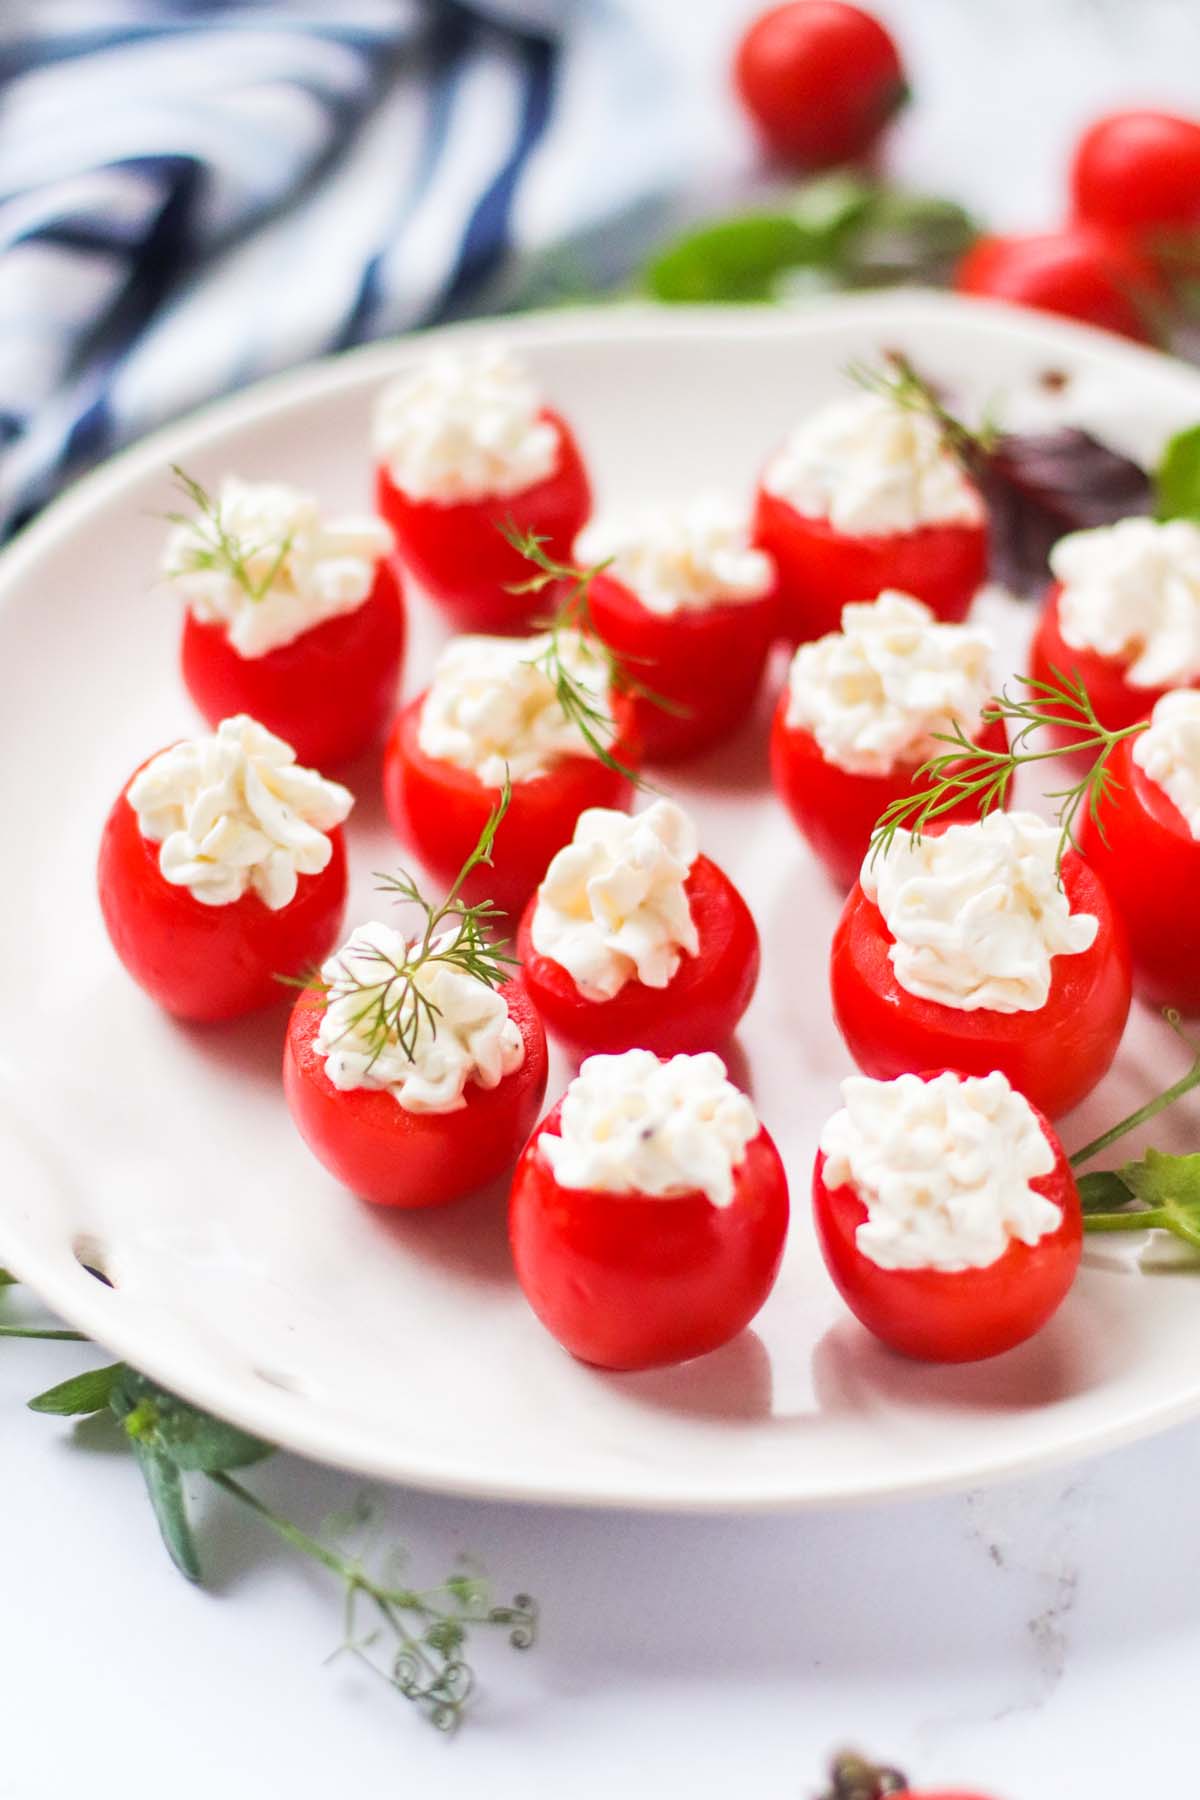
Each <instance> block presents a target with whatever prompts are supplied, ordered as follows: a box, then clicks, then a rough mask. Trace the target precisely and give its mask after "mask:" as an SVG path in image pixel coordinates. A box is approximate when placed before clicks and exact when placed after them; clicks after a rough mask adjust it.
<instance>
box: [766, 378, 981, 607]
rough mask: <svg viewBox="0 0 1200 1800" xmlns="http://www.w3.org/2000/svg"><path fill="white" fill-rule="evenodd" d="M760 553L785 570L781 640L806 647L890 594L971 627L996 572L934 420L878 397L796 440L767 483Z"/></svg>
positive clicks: (830, 413) (975, 509)
mask: <svg viewBox="0 0 1200 1800" xmlns="http://www.w3.org/2000/svg"><path fill="white" fill-rule="evenodd" d="M754 541H755V543H756V544H758V545H759V547H760V548H761V549H763V550H766V551H768V552H769V554H770V555H771V557H772V558H773V559H774V562H775V569H776V576H777V580H778V587H779V598H780V623H781V628H782V629H783V630H784V631H785V632H786V633H787V634H788V635H789V636H790V637H792V638H794V639H797V640H800V641H803V640H805V639H807V638H814V637H821V636H823V635H824V634H825V633H826V632H829V631H836V630H837V629H838V626H839V624H840V623H841V617H842V609H843V607H844V606H846V605H847V604H848V603H849V602H850V601H852V600H873V599H874V598H875V596H876V595H877V594H881V593H882V592H883V591H884V589H885V588H898V589H899V590H900V592H901V593H905V594H912V595H914V596H915V597H916V599H918V600H923V601H924V602H925V604H926V605H927V606H929V607H931V608H932V610H933V611H934V612H935V613H936V614H937V616H938V617H939V618H940V619H961V618H963V617H965V615H966V612H967V608H968V607H969V606H970V604H971V601H972V599H973V598H974V596H975V592H976V590H977V589H978V587H979V586H980V584H981V582H982V581H983V579H984V575H985V573H986V569H987V523H986V515H985V511H984V504H983V500H982V498H981V497H980V494H979V491H978V489H977V488H976V487H975V485H974V484H973V483H972V482H971V481H970V480H969V479H968V477H967V475H966V474H965V473H964V471H963V469H962V468H961V467H960V465H959V463H958V460H957V459H956V457H955V456H954V454H953V453H952V451H951V450H949V449H948V448H947V446H946V444H945V442H944V440H943V437H942V434H941V432H940V431H939V429H938V427H937V425H936V424H935V422H934V421H933V420H932V419H931V418H929V417H928V416H927V415H926V414H924V413H921V412H915V411H905V410H903V409H902V408H901V407H899V406H897V405H896V404H895V402H894V401H892V400H890V399H888V398H887V397H886V396H884V395H878V394H858V395H856V396H854V397H853V398H852V399H849V400H842V401H838V402H836V403H835V404H834V405H832V406H827V407H825V408H823V409H822V410H821V411H820V412H818V413H815V414H814V415H813V416H812V417H811V418H810V419H806V420H805V421H803V423H801V424H800V425H799V426H798V427H797V428H796V430H795V431H794V432H793V433H792V435H791V436H790V437H789V438H788V440H787V442H786V443H785V444H784V446H783V448H782V449H781V450H780V451H779V452H778V454H777V455H776V456H775V458H774V459H773V461H772V462H770V463H769V464H768V466H767V469H766V472H765V474H764V475H763V478H762V483H761V485H760V487H759V491H758V503H757V510H756V513H755V522H754Z"/></svg>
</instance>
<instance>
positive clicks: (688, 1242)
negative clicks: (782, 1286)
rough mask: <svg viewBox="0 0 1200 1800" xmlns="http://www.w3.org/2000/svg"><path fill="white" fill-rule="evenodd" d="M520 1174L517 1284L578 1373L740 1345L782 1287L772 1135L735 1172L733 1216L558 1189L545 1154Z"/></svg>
mask: <svg viewBox="0 0 1200 1800" xmlns="http://www.w3.org/2000/svg"><path fill="white" fill-rule="evenodd" d="M559 1112H560V1108H559V1107H557V1106H556V1107H555V1108H554V1110H553V1112H551V1113H550V1114H549V1116H548V1117H547V1118H546V1119H545V1120H544V1121H543V1122H542V1124H541V1125H540V1126H539V1127H538V1129H537V1131H536V1132H535V1133H534V1135H533V1136H532V1137H531V1138H530V1140H529V1142H528V1144H527V1145H526V1146H525V1149H524V1151H523V1152H522V1155H521V1160H520V1162H519V1163H518V1164H517V1172H516V1174H515V1175H514V1177H513V1189H512V1200H511V1203H510V1206H509V1216H508V1224H509V1239H510V1242H511V1244H512V1252H513V1261H514V1263H515V1264H516V1270H517V1280H518V1281H519V1282H520V1284H521V1286H522V1288H523V1289H524V1292H525V1298H526V1299H527V1300H528V1302H529V1304H530V1306H532V1308H533V1310H534V1312H535V1313H536V1314H537V1316H538V1318H539V1319H540V1320H541V1321H542V1324H543V1325H544V1326H545V1327H546V1329H547V1331H549V1332H550V1333H551V1334H552V1335H553V1336H554V1337H556V1338H557V1339H558V1341H559V1343H560V1344H562V1345H563V1347H564V1348H565V1349H567V1350H569V1351H570V1352H571V1354H572V1356H577V1357H578V1358H579V1359H580V1361H581V1362H587V1363H595V1364H596V1365H597V1366H598V1367H600V1368H603V1369H650V1368H658V1367H661V1366H662V1365H663V1364H666V1363H677V1362H685V1361H687V1360H688V1358H690V1357H693V1356H703V1355H704V1354H705V1353H706V1352H707V1351H709V1350H716V1349H719V1348H720V1346H721V1345H722V1344H726V1343H728V1342H729V1340H730V1339H731V1338H734V1337H736V1336H737V1334H738V1332H739V1331H741V1330H742V1329H743V1327H745V1326H746V1325H748V1324H749V1323H750V1321H751V1319H752V1318H753V1317H754V1315H755V1314H756V1313H757V1312H758V1311H759V1309H760V1308H761V1307H762V1305H763V1302H764V1301H765V1300H766V1298H767V1295H768V1294H769V1293H770V1291H771V1289H772V1288H773V1287H774V1285H775V1277H776V1275H777V1274H778V1273H779V1264H780V1261H781V1260H782V1257H783V1245H784V1239H785V1238H786V1236H787V1225H788V1191H787V1177H786V1175H785V1174H784V1172H783V1163H782V1162H781V1161H780V1157H779V1152H778V1151H777V1150H776V1148H775V1146H774V1144H773V1143H772V1142H771V1139H770V1137H769V1136H768V1135H767V1133H766V1132H765V1131H760V1132H759V1134H758V1136H757V1137H756V1138H754V1139H753V1140H752V1142H751V1143H750V1144H749V1145H748V1146H747V1149H746V1155H745V1158H744V1159H743V1161H742V1163H741V1165H740V1167H739V1168H738V1169H737V1170H736V1171H735V1177H734V1180H735V1192H734V1197H733V1200H732V1202H731V1204H730V1205H729V1206H714V1205H713V1204H712V1202H711V1201H710V1200H709V1199H708V1197H707V1195H705V1194H702V1193H694V1194H680V1195H671V1196H658V1195H649V1194H603V1193H588V1192H585V1191H584V1190H582V1189H579V1188H565V1187H560V1186H559V1184H558V1182H557V1181H556V1180H555V1178H554V1176H553V1175H552V1173H551V1171H550V1165H549V1163H548V1162H547V1161H546V1159H545V1157H544V1156H543V1155H542V1152H541V1150H540V1149H539V1147H538V1139H539V1138H540V1137H541V1135H542V1133H543V1132H549V1133H550V1134H551V1135H552V1136H553V1135H556V1134H557V1132H558V1125H559Z"/></svg>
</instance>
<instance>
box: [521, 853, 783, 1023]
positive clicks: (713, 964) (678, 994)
mask: <svg viewBox="0 0 1200 1800" xmlns="http://www.w3.org/2000/svg"><path fill="white" fill-rule="evenodd" d="M684 889H685V891H686V893H687V897H688V904H689V906H690V908H691V913H692V919H693V921H694V923H695V926H696V930H697V933H698V934H699V938H700V948H699V950H698V951H697V953H696V954H695V956H685V957H683V959H682V961H681V962H680V964H679V967H678V969H677V970H676V971H675V974H674V976H673V977H672V978H671V980H670V981H669V982H668V984H667V986H666V987H665V988H652V987H646V986H645V984H644V983H643V982H640V981H638V980H637V979H636V978H634V979H633V980H632V981H627V982H626V983H625V986H624V987H623V988H622V989H621V990H620V992H619V993H617V994H614V995H613V997H612V999H611V1000H589V999H587V998H586V997H585V996H584V995H583V994H581V993H580V991H579V989H578V987H577V986H576V985H575V981H574V978H573V977H572V976H571V975H569V974H568V973H567V971H566V969H564V968H563V967H562V965H561V964H560V963H556V962H554V961H553V960H552V959H551V958H550V957H548V956H541V955H539V953H538V952H537V951H536V950H535V949H534V947H533V938H532V929H533V913H534V908H535V907H536V905H537V896H536V894H535V895H534V896H533V898H532V899H531V900H530V902H529V905H528V906H527V907H526V909H525V913H524V916H523V918H522V920H521V926H520V930H519V931H518V933H517V955H518V956H519V957H520V959H521V965H522V968H523V970H524V974H525V982H526V985H527V987H528V989H529V992H530V994H531V996H532V998H533V1003H534V1005H535V1006H536V1007H537V1009H538V1011H539V1012H540V1013H541V1015H542V1018H543V1019H544V1020H545V1021H546V1024H547V1025H548V1026H549V1028H550V1030H551V1031H552V1032H553V1033H554V1035H555V1036H556V1037H558V1038H561V1039H562V1041H563V1042H564V1043H565V1044H567V1045H569V1047H570V1048H571V1050H572V1051H574V1052H575V1054H576V1055H577V1056H589V1055H591V1054H592V1053H593V1052H594V1051H602V1052H606V1053H609V1054H614V1055H616V1054H619V1053H620V1052H621V1051H622V1050H653V1051H654V1053H655V1055H656V1056H676V1055H679V1054H680V1053H683V1054H686V1055H694V1054H695V1053H696V1052H698V1051H701V1050H719V1049H720V1048H721V1046H722V1044H725V1043H727V1042H728V1041H729V1039H730V1038H731V1037H732V1036H733V1034H734V1032H735V1031H736V1030H737V1027H738V1024H739V1022H740V1020H741V1017H742V1014H743V1013H744V1012H745V1010H746V1008H747V1007H748V1006H749V1004H750V1000H751V997H752V995H753V993H754V989H755V985H756V984H757V981H758V969H759V960H760V956H759V943H758V928H757V927H756V925H755V923H754V920H753V918H752V916H751V913H750V908H749V907H748V906H747V905H746V902H745V901H744V900H743V899H742V896H741V895H740V894H739V893H738V890H737V889H736V888H735V887H734V885H733V883H732V881H730V879H729V877H728V875H725V874H723V873H722V871H721V870H720V869H718V867H717V865H716V864H715V863H712V862H710V861H709V860H708V858H707V856H698V857H697V858H696V861H695V862H694V863H693V864H692V867H691V869H690V871H689V872H688V877H687V880H686V881H685V883H684Z"/></svg>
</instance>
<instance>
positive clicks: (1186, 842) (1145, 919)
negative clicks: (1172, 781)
mask: <svg viewBox="0 0 1200 1800" xmlns="http://www.w3.org/2000/svg"><path fill="white" fill-rule="evenodd" d="M1136 742H1137V739H1136V738H1125V739H1123V740H1122V742H1121V743H1119V744H1118V745H1117V747H1116V749H1115V750H1114V751H1113V753H1112V755H1111V757H1110V758H1109V764H1108V766H1109V769H1110V771H1111V774H1112V786H1111V788H1110V789H1109V792H1108V795H1107V797H1106V798H1105V800H1104V802H1103V804H1102V807H1101V811H1100V822H1099V824H1097V822H1096V820H1095V819H1093V818H1092V816H1091V814H1090V813H1088V814H1087V815H1086V816H1085V818H1084V821H1083V825H1082V827H1081V830H1080V844H1081V847H1082V849H1083V852H1084V855H1085V856H1086V857H1087V860H1088V861H1089V863H1091V865H1092V867H1093V868H1094V869H1095V870H1096V873H1097V874H1098V875H1099V876H1100V878H1101V880H1102V881H1103V882H1104V884H1105V886H1106V887H1107V889H1108V891H1109V895H1110V897H1111V899H1112V902H1113V905H1114V906H1115V907H1116V908H1117V910H1118V911H1119V912H1120V914H1121V916H1122V918H1123V919H1124V921H1125V926H1126V929H1127V931H1128V933H1129V944H1130V949H1131V951H1132V954H1133V983H1134V987H1135V988H1136V989H1137V991H1138V993H1139V994H1142V995H1143V996H1144V997H1145V998H1146V999H1147V1000H1151V1001H1153V1002H1154V1004H1155V1005H1157V1006H1168V1005H1169V1006H1176V1007H1178V1008H1179V1009H1180V1010H1181V1011H1182V1012H1189V1013H1196V1012H1200V935H1198V934H1197V931H1196V925H1195V905H1194V896H1195V894H1196V892H1197V882H1198V881H1200V843H1198V842H1197V840H1196V839H1195V838H1194V837H1193V836H1192V834H1191V832H1190V831H1189V830H1188V825H1187V821H1186V819H1185V818H1184V816H1183V814H1182V813H1181V812H1180V810H1179V808H1178V807H1177V806H1176V805H1175V802H1174V801H1173V800H1171V799H1170V798H1169V797H1168V795H1167V794H1165V793H1164V792H1163V790H1162V788H1160V787H1159V785H1158V783H1157V782H1156V781H1151V779H1150V777H1149V776H1148V775H1147V774H1146V771H1145V770H1144V769H1143V768H1141V767H1140V766H1139V765H1138V764H1137V763H1136V762H1135V761H1134V759H1133V746H1134V744H1135V743H1136ZM1101 827H1103V835H1102V834H1101Z"/></svg>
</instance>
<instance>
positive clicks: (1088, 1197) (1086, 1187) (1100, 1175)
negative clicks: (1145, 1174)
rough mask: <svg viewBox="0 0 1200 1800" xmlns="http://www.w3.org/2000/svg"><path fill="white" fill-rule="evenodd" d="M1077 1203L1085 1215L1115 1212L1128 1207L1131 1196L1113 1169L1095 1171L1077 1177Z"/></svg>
mask: <svg viewBox="0 0 1200 1800" xmlns="http://www.w3.org/2000/svg"><path fill="white" fill-rule="evenodd" d="M1078 1185H1079V1203H1080V1205H1081V1206H1082V1207H1083V1210H1084V1212H1085V1213H1090V1212H1096V1213H1099V1212H1117V1211H1119V1209H1120V1208H1121V1207H1123V1206H1128V1205H1129V1203H1130V1201H1131V1200H1132V1199H1133V1194H1132V1192H1131V1191H1130V1189H1129V1188H1127V1187H1126V1185H1125V1183H1124V1182H1123V1181H1122V1180H1121V1177H1120V1176H1119V1175H1118V1174H1117V1172H1116V1170H1115V1169H1097V1170H1096V1171H1095V1172H1094V1173H1093V1174H1091V1175H1081V1176H1080V1177H1079V1184H1078Z"/></svg>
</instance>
